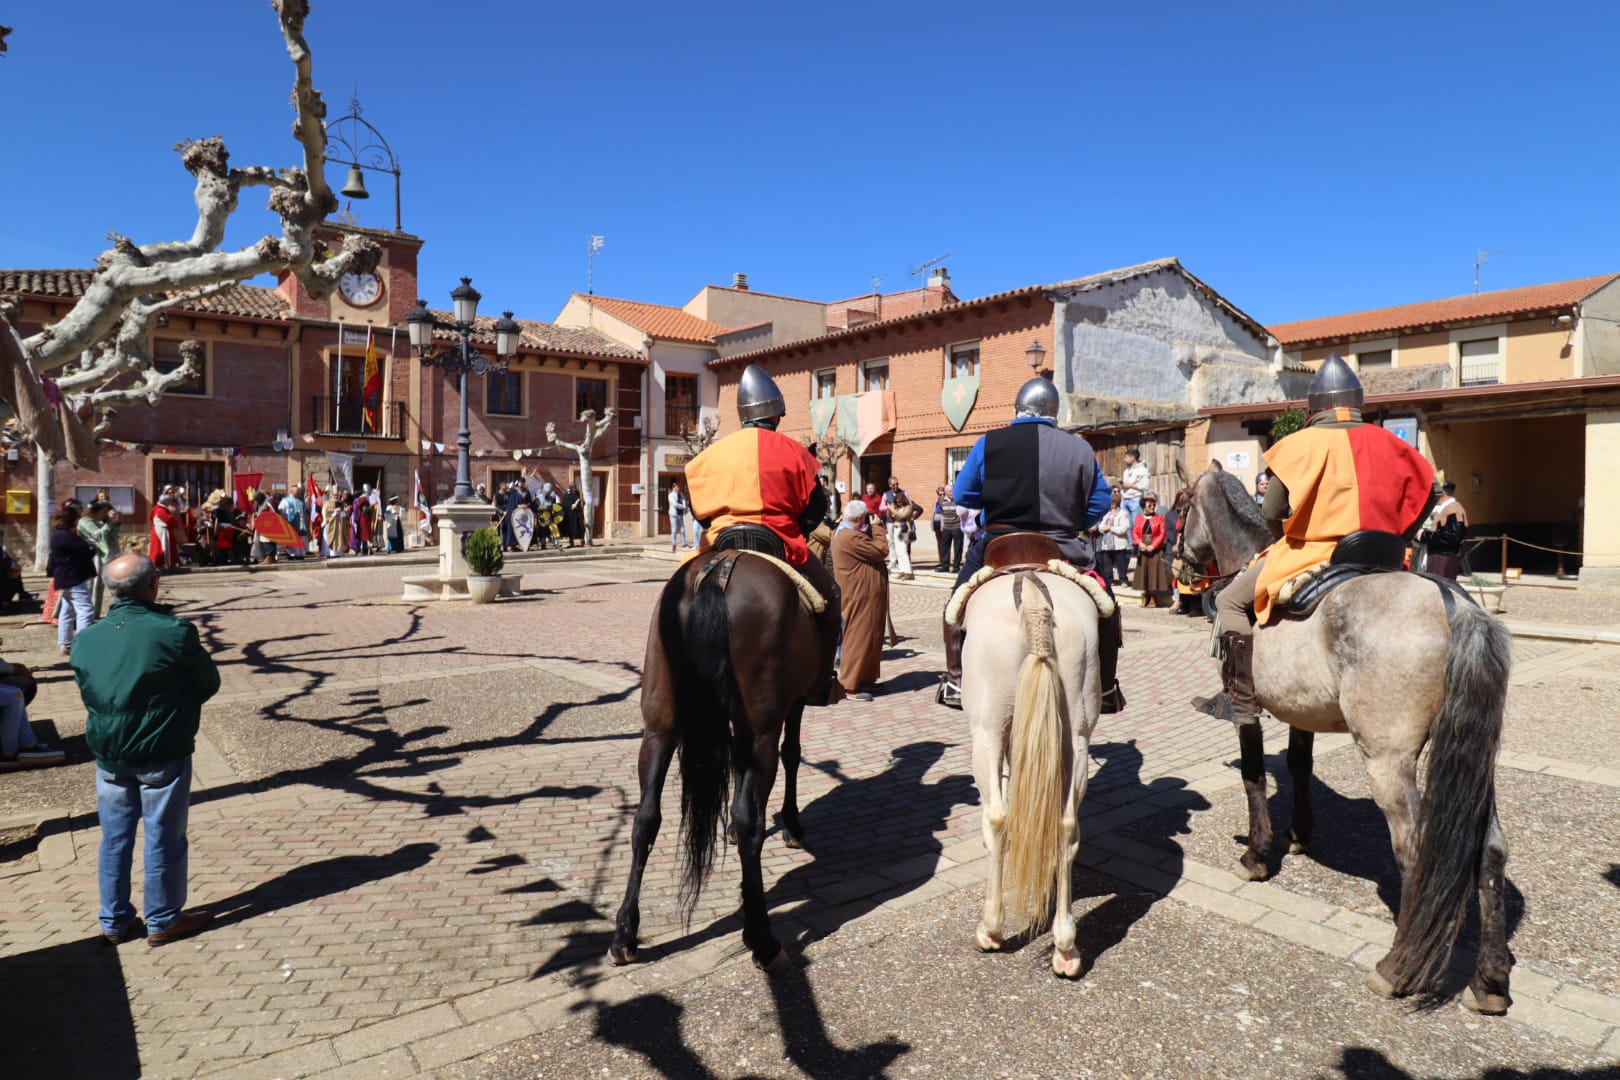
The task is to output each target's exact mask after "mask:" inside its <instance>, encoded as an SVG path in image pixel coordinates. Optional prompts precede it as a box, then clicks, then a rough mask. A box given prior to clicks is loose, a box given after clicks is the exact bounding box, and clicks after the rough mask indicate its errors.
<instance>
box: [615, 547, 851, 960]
mask: <svg viewBox="0 0 1620 1080" xmlns="http://www.w3.org/2000/svg"><path fill="white" fill-rule="evenodd" d="M721 557H722V558H723V559H726V560H735V561H734V563H733V565H732V566H731V567H730V568H729V569H730V573H729V575H727V574H726V573H725V571H726V569H727V568H726V567H724V566H721V567H720V568H718V569H715V570H714V571H713V572H710V573H707V574H705V573H704V570H705V568H706V567H707V566H708V563H709V561H710V560H709V559H708V558H707V557H703V558H698V559H693V560H691V561H689V562H687V563H686V564H685V565H684V566H682V567H681V568H680V569H679V570H677V571H676V572H675V574H674V576H673V577H671V578H670V579H669V583H668V584H667V585H665V586H664V591H663V594H662V595H661V597H660V598H659V602H658V608H657V610H656V611H655V612H654V614H653V621H652V626H651V628H650V630H649V632H648V635H647V658H646V661H645V663H644V664H643V666H642V685H641V716H642V736H641V756H640V760H639V763H638V766H639V773H640V778H641V807H640V809H639V810H638V811H637V812H636V820H635V826H634V828H633V830H632V833H631V840H630V844H631V862H630V884H629V888H628V889H627V890H626V892H625V897H624V903H623V904H622V905H620V907H619V913H618V917H617V919H616V920H615V925H614V931H613V943H612V946H611V948H610V949H609V956H610V958H611V959H612V961H613V962H614V963H615V964H628V963H632V962H634V961H635V959H636V951H637V933H638V931H639V928H640V925H641V906H640V894H641V875H642V871H643V870H644V869H645V868H646V865H647V855H648V853H649V852H650V851H651V850H652V846H653V841H654V840H656V839H657V837H658V828H659V825H660V824H661V822H662V820H663V815H662V812H661V810H660V806H659V803H660V798H661V796H662V793H663V788H664V777H665V774H666V772H667V770H668V768H669V764H670V759H671V758H672V757H674V755H675V751H676V750H677V749H679V750H680V752H681V764H680V770H681V822H682V825H683V827H684V829H683V831H684V838H683V840H684V846H685V849H686V866H685V871H684V874H683V877H682V882H681V899H682V903H683V907H684V909H685V912H686V914H687V916H688V918H689V917H690V915H691V911H692V908H693V906H694V905H695V904H696V903H697V897H698V893H699V892H700V891H701V890H702V888H703V883H704V881H705V880H706V879H707V878H708V875H709V871H710V869H711V868H712V867H713V864H714V853H715V849H716V842H717V837H718V833H719V825H720V821H721V817H722V814H723V810H724V807H725V802H726V795H727V789H728V787H729V786H730V785H731V782H732V780H733V779H735V782H736V798H735V801H734V802H733V803H732V807H731V829H730V832H731V833H732V834H734V835H735V836H736V839H737V850H738V854H739V855H740V857H741V859H742V896H743V943H744V944H746V945H747V946H748V948H749V950H750V951H751V952H752V953H753V955H754V963H756V964H758V965H759V966H760V967H761V968H767V969H768V968H772V967H775V966H777V965H778V964H780V963H784V962H785V960H784V954H783V952H782V947H781V945H780V944H778V942H777V940H776V938H775V936H774V935H773V934H772V933H771V927H770V919H769V916H768V915H767V913H766V909H765V886H764V882H763V879H762V875H761V871H760V865H759V858H760V851H761V849H762V848H763V847H764V843H765V824H766V801H767V799H768V798H769V797H770V793H771V787H772V785H773V784H774V783H775V781H776V766H777V754H778V744H780V747H781V751H780V752H781V763H782V765H783V766H784V769H785V771H786V774H787V775H786V780H785V786H786V790H785V791H784V793H783V802H782V831H783V832H784V833H785V834H786V837H787V842H788V844H789V846H792V847H798V846H799V845H800V843H801V841H802V839H803V833H802V832H801V830H800V827H799V806H798V792H797V790H796V787H797V780H798V771H799V723H800V719H801V718H802V716H803V713H804V697H805V694H806V692H807V691H808V690H809V689H810V688H811V685H812V684H813V683H814V681H815V679H816V674H817V672H818V671H819V670H820V666H821V656H822V650H823V648H830V647H831V642H826V643H824V642H823V641H822V638H821V636H820V635H821V630H820V629H818V624H817V617H816V616H814V615H812V614H810V613H809V612H807V611H806V610H805V609H804V608H803V607H802V606H801V605H800V602H799V594H798V591H797V589H796V588H795V586H794V584H793V582H791V581H790V580H789V579H788V577H787V576H786V575H785V574H783V573H782V572H781V571H780V570H778V569H777V568H776V567H775V566H772V565H771V564H770V563H768V562H767V561H765V560H763V559H758V558H754V557H752V556H750V555H749V554H748V553H747V552H736V551H733V552H726V553H724V555H723V556H721ZM826 591H828V592H831V590H826ZM828 603H829V604H830V605H836V604H837V599H836V597H828ZM831 624H832V625H833V626H836V625H837V622H836V618H834V619H833V620H832V623H831ZM823 625H825V624H823Z"/></svg>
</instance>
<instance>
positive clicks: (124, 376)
mask: <svg viewBox="0 0 1620 1080" xmlns="http://www.w3.org/2000/svg"><path fill="white" fill-rule="evenodd" d="M270 2H271V7H273V8H274V9H275V11H276V15H277V17H278V19H279V21H280V27H281V34H282V38H283V39H284V41H285V42H286V47H287V54H288V56H289V57H290V58H291V60H292V64H293V70H294V78H293V92H292V105H293V110H294V114H295V118H294V121H293V135H294V137H295V138H296V139H297V140H298V143H299V145H300V146H301V147H302V150H303V158H304V160H303V165H302V166H301V167H299V166H293V167H288V168H281V169H276V168H270V167H267V166H259V165H250V166H246V167H238V168H233V167H231V165H230V154H229V152H228V151H227V150H226V148H225V142H224V140H223V139H222V138H221V137H219V136H217V135H216V136H212V137H210V138H206V139H192V140H188V141H186V142H184V143H181V144H179V145H178V146H176V147H175V149H176V150H177V151H178V152H179V154H180V162H181V164H182V165H183V166H184V168H185V170H186V171H187V172H188V173H190V174H191V175H192V177H193V179H194V180H195V182H196V186H195V189H194V192H193V199H194V201H195V203H196V207H197V224H196V227H195V228H194V229H193V230H192V234H191V237H190V238H189V239H186V240H175V241H161V242H157V243H149V244H137V243H136V242H135V241H133V240H131V239H129V238H128V237H126V236H122V235H119V234H117V233H116V232H115V233H111V234H109V238H110V240H111V241H112V246H111V247H109V248H108V249H107V250H106V251H104V252H102V253H101V255H100V256H99V257H98V258H97V259H96V268H95V272H94V276H93V277H92V279H91V281H90V284H89V286H88V287H87V288H86V289H85V292H84V295H83V296H82V297H80V299H79V301H78V303H76V304H74V305H73V308H72V309H71V310H70V311H69V312H68V313H67V314H66V315H64V316H63V317H62V318H61V319H60V320H58V321H57V322H55V323H52V324H51V325H49V326H46V327H44V328H43V329H42V330H40V331H39V332H38V333H37V334H33V335H32V336H30V337H27V338H21V337H20V336H19V335H18V334H17V332H16V330H15V327H14V325H13V320H14V318H15V314H14V313H13V312H8V311H7V310H5V309H3V308H0V322H3V323H4V324H5V325H4V326H3V327H0V367H5V368H9V369H10V370H9V371H3V370H0V397H4V398H6V399H7V400H8V401H9V403H10V404H11V405H12V406H13V407H14V408H15V409H16V412H17V416H18V419H19V421H20V422H21V424H22V426H23V428H24V430H25V431H26V432H27V434H28V436H29V437H30V438H31V440H32V441H33V443H34V445H35V451H36V457H37V459H38V468H39V501H40V509H41V513H40V514H39V520H40V528H39V532H38V537H39V542H38V544H37V546H36V558H37V560H39V561H41V564H42V561H43V560H44V558H45V553H46V547H47V541H48V538H49V528H48V522H47V519H46V515H45V513H44V512H43V510H44V508H45V507H46V506H48V505H50V503H51V502H52V501H53V499H54V489H55V483H54V476H55V470H54V465H55V463H56V462H57V461H59V460H61V459H62V458H64V457H65V458H66V459H67V460H69V461H71V462H72V463H73V464H75V465H77V466H79V467H80V468H88V469H94V468H97V467H98V466H99V459H98V455H97V453H96V448H95V444H94V439H93V435H94V434H98V433H99V432H100V431H102V430H105V428H106V425H107V423H108V422H109V420H110V416H111V413H112V411H113V409H114V408H115V407H116V406H118V405H122V404H146V405H156V404H157V403H158V401H159V400H160V399H161V398H162V396H163V393H164V391H165V390H167V389H169V388H170V387H172V386H175V385H176V384H178V383H183V382H185V381H187V380H189V379H193V378H195V377H196V376H197V374H198V373H199V371H200V367H199V365H200V361H201V357H202V348H201V346H200V345H199V344H198V343H196V342H186V343H184V344H183V345H182V347H181V357H182V361H183V362H182V363H181V364H180V366H179V367H177V368H175V369H174V370H173V371H170V372H167V373H161V372H159V371H157V369H156V368H155V367H154V366H153V363H152V355H151V348H150V345H151V332H152V328H153V327H154V326H155V325H157V323H158V320H159V319H160V317H162V315H163V313H164V312H165V311H168V310H170V309H172V308H184V307H186V306H188V305H192V304H195V303H197V302H198V301H199V300H202V299H203V298H205V297H207V296H210V295H212V294H213V293H216V292H219V291H221V290H223V289H226V288H229V287H230V286H232V285H234V284H237V283H239V282H243V281H247V280H248V279H250V278H253V277H256V276H258V275H260V274H268V273H277V272H280V271H283V270H287V271H290V272H291V273H292V274H293V275H295V276H296V277H297V278H298V280H299V281H300V282H301V283H302V284H303V286H304V288H305V289H306V290H308V292H309V293H310V295H312V296H315V297H323V296H326V295H328V294H329V293H330V292H331V291H332V289H333V288H334V287H335V286H336V284H337V281H338V278H340V277H341V276H342V275H343V274H345V273H348V272H350V271H369V270H371V269H374V268H375V267H376V265H377V261H378V259H379V257H380V255H381V249H380V248H379V247H378V246H377V244H376V243H375V242H373V241H371V240H368V239H364V238H362V237H359V236H356V235H353V234H349V235H346V236H345V237H344V240H343V245H342V249H341V250H340V251H336V252H334V251H332V250H330V249H329V248H328V247H327V246H326V245H325V244H324V243H323V242H322V241H321V240H320V239H319V238H317V237H316V235H315V231H316V229H317V228H318V227H319V226H320V225H321V224H322V223H323V222H324V221H325V220H326V217H327V215H328V214H330V213H332V212H333V211H334V210H336V209H337V205H338V200H337V197H336V196H335V195H334V194H333V193H332V190H331V188H330V187H328V186H327V183H326V175H325V172H326V127H325V123H324V120H325V117H326V104H325V102H324V101H322V100H321V94H320V91H318V90H316V89H315V88H314V87H313V86H312V85H311V56H310V50H309V46H308V44H307V43H306V42H305V40H304V21H305V19H307V18H308V16H309V0H270ZM252 187H262V188H266V189H268V191H269V208H270V210H271V211H272V212H273V213H274V214H275V215H276V216H277V217H278V218H279V219H280V233H279V235H266V236H265V237H263V238H262V239H261V240H259V241H258V243H256V244H253V245H252V246H251V247H246V248H242V249H241V250H239V251H221V250H218V249H219V247H220V245H221V244H222V243H223V242H224V240H225V223H226V221H227V220H228V219H229V218H230V216H231V214H232V213H234V212H235V210H236V208H237V202H238V199H239V198H240V196H241V193H242V189H243V188H252Z"/></svg>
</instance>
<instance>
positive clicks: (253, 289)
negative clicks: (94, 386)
mask: <svg viewBox="0 0 1620 1080" xmlns="http://www.w3.org/2000/svg"><path fill="white" fill-rule="evenodd" d="M94 277H95V271H93V270H80V269H73V270H0V293H24V294H27V295H30V296H58V297H62V298H64V299H70V300H76V299H78V298H79V297H81V296H83V295H84V291H85V290H86V289H87V288H89V287H90V281H91V279H93V278H94ZM181 310H184V311H205V312H208V313H210V314H216V315H238V316H241V317H243V318H249V319H285V318H287V317H288V315H289V314H290V309H289V308H288V306H287V301H286V300H285V299H283V298H282V295H281V294H280V293H279V292H277V291H276V290H274V289H267V288H265V287H264V286H262V285H232V286H231V287H230V288H228V289H223V290H221V291H219V292H217V293H215V294H213V295H212V296H205V297H203V298H202V299H201V300H198V301H196V302H195V303H191V304H187V305H186V306H185V307H184V308H182V309H181Z"/></svg>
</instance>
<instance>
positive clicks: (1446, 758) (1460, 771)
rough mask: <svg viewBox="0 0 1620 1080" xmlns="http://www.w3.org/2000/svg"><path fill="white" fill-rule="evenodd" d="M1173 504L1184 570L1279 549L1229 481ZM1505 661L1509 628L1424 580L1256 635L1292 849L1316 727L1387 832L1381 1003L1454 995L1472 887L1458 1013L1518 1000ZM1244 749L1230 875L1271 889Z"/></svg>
mask: <svg viewBox="0 0 1620 1080" xmlns="http://www.w3.org/2000/svg"><path fill="white" fill-rule="evenodd" d="M1176 506H1177V508H1178V509H1179V510H1180V512H1181V536H1180V538H1179V541H1178V544H1177V562H1178V564H1179V565H1180V566H1181V567H1186V566H1200V567H1201V566H1206V565H1208V564H1209V563H1212V562H1213V563H1215V564H1216V565H1217V567H1218V574H1219V575H1220V576H1222V577H1226V576H1230V575H1232V574H1235V573H1237V572H1238V571H1240V570H1241V569H1243V567H1244V566H1246V565H1247V564H1248V562H1249V560H1250V559H1252V558H1253V557H1254V555H1255V554H1256V553H1257V552H1259V551H1260V550H1261V549H1263V548H1264V547H1266V546H1268V545H1269V544H1270V542H1271V537H1270V533H1269V530H1268V529H1267V528H1266V524H1265V521H1264V519H1263V518H1262V517H1261V515H1260V513H1259V511H1258V509H1257V508H1256V507H1255V505H1254V501H1253V499H1251V498H1250V497H1249V494H1248V493H1247V492H1246V491H1245V490H1244V488H1243V484H1242V482H1241V481H1239V480H1238V479H1237V478H1236V477H1234V476H1232V475H1231V474H1230V473H1225V472H1213V471H1212V472H1207V473H1204V474H1203V475H1201V476H1200V477H1198V479H1197V480H1195V481H1194V482H1193V484H1192V486H1191V487H1189V488H1186V489H1184V490H1183V491H1182V492H1181V494H1180V495H1178V496H1177V497H1176ZM1182 572H1183V573H1185V571H1184V570H1183V571H1182ZM1510 662H1511V641H1510V638H1509V635H1508V631H1507V628H1506V627H1504V626H1503V625H1502V624H1501V623H1500V622H1499V621H1498V620H1496V619H1494V618H1492V617H1491V616H1490V615H1488V614H1486V613H1485V612H1484V611H1483V610H1481V609H1480V608H1479V607H1478V606H1477V605H1474V604H1471V603H1468V602H1467V601H1466V600H1458V599H1457V598H1456V597H1455V596H1454V594H1452V593H1450V592H1448V591H1446V590H1445V589H1444V588H1443V587H1442V586H1440V585H1439V584H1437V583H1436V582H1435V581H1433V580H1431V579H1427V578H1425V577H1422V576H1420V575H1417V574H1408V573H1386V574H1373V575H1368V576H1366V577H1360V578H1355V579H1353V580H1351V581H1349V582H1346V583H1345V584H1343V585H1341V586H1339V587H1338V588H1337V589H1335V590H1334V591H1332V592H1330V593H1329V594H1328V595H1327V597H1326V598H1325V599H1323V600H1322V602H1321V604H1320V605H1319V606H1318V607H1317V608H1316V610H1315V611H1314V612H1313V613H1312V614H1311V615H1310V616H1308V617H1306V618H1297V617H1284V618H1282V619H1281V620H1280V621H1278V622H1276V623H1273V624H1271V625H1269V626H1265V627H1261V628H1259V629H1258V630H1257V631H1256V633H1255V638H1254V685H1255V694H1256V697H1257V698H1258V699H1259V702H1260V704H1261V705H1262V706H1263V707H1264V708H1266V709H1267V710H1268V711H1270V712H1271V714H1272V715H1273V716H1275V717H1276V718H1277V719H1279V720H1281V721H1283V722H1284V723H1286V724H1288V725H1289V727H1290V730H1289V738H1288V769H1289V773H1290V775H1291V776H1292V777H1293V782H1294V817H1293V822H1292V825H1291V827H1290V829H1289V840H1290V848H1289V850H1290V851H1293V852H1301V851H1305V850H1306V849H1307V848H1308V847H1309V845H1310V837H1311V829H1312V826H1313V814H1312V809H1311V765H1312V762H1311V749H1312V740H1313V738H1314V737H1315V733H1316V732H1319V731H1323V732H1348V733H1349V734H1350V737H1351V739H1353V740H1354V742H1355V745H1356V749H1358V750H1359V751H1360V752H1361V756H1362V760H1363V761H1364V762H1365V763H1366V766H1367V779H1368V781H1369V784H1370V786H1371V788H1372V796H1373V799H1374V800H1375V801H1376V802H1377V803H1378V807H1379V809H1381V810H1382V811H1383V812H1384V817H1385V818H1386V820H1387V821H1388V822H1389V832H1390V839H1391V842H1392V844H1393V846H1394V849H1395V860H1396V863H1397V864H1398V865H1399V867H1400V872H1401V877H1402V890H1401V901H1400V913H1399V916H1398V917H1397V919H1396V924H1395V943H1394V946H1393V947H1392V948H1391V950H1390V952H1389V954H1388V955H1387V956H1385V957H1384V958H1383V959H1382V960H1380V961H1379V962H1378V965H1377V967H1376V968H1375V969H1374V970H1373V971H1372V972H1371V973H1370V974H1369V975H1368V980H1367V981H1368V985H1370V986H1371V987H1372V988H1373V989H1374V990H1377V991H1378V992H1380V993H1383V994H1386V995H1392V996H1399V995H1406V994H1414V993H1415V994H1419V995H1422V998H1421V1000H1422V1001H1423V1003H1424V1004H1426V1005H1433V1004H1438V1003H1439V1002H1441V1001H1443V1000H1445V997H1446V992H1445V990H1444V987H1443V981H1444V976H1445V972H1446V966H1447V962H1448V960H1449V958H1450V955H1451V946H1452V943H1453V942H1454V941H1455V940H1456V937H1457V933H1458V931H1459V929H1460V928H1461V924H1462V920H1463V915H1464V911H1465V907H1466V904H1467V900H1468V894H1469V892H1470V891H1471V890H1472V889H1474V888H1475V887H1477V888H1478V891H1479V910H1480V939H1481V944H1480V950H1479V960H1478V964H1477V967H1476V969H1475V972H1474V976H1473V980H1472V981H1471V982H1470V984H1469V986H1468V988H1467V989H1466V990H1465V991H1464V992H1463V1004H1464V1005H1466V1006H1468V1007H1469V1008H1470V1009H1473V1010H1474V1011H1476V1012H1483V1013H1501V1012H1505V1011H1506V1010H1507V1007H1508V1005H1509V1003H1510V999H1509V997H1508V976H1509V973H1510V971H1511V970H1512V966H1513V957H1512V954H1511V953H1509V952H1508V947H1507V926H1506V917H1505V913H1504V911H1503V906H1502V888H1503V869H1504V866H1505V865H1506V862H1507V847H1506V844H1505V842H1504V840H1503V837H1502V828H1501V825H1500V824H1499V823H1498V822H1497V817H1496V751H1497V747H1498V745H1499V743H1500V741H1501V735H1502V716H1503V711H1504V707H1505V704H1506V699H1507V685H1508V669H1509V665H1510ZM1238 741H1239V746H1240V748H1241V751H1242V759H1241V765H1242V773H1243V786H1244V788H1245V790H1246V792H1247V794H1248V800H1249V843H1248V850H1247V851H1246V852H1245V853H1244V855H1243V859H1242V861H1241V863H1240V864H1239V865H1238V867H1237V868H1236V871H1237V874H1238V876H1239V877H1243V878H1248V879H1258V878H1264V877H1265V876H1266V873H1267V871H1268V866H1267V860H1268V858H1269V855H1270V851H1271V817H1270V812H1269V809H1268V807H1267V804H1266V775H1265V767H1264V751H1263V746H1262V742H1261V733H1260V725H1259V724H1258V723H1254V724H1242V725H1239V726H1238ZM1425 745H1427V746H1428V747H1429V760H1428V773H1427V778H1426V782H1425V784H1424V787H1423V794H1422V798H1421V800H1420V799H1419V796H1418V785H1417V769H1418V757H1419V755H1420V754H1421V753H1422V752H1423V748H1424V746H1425Z"/></svg>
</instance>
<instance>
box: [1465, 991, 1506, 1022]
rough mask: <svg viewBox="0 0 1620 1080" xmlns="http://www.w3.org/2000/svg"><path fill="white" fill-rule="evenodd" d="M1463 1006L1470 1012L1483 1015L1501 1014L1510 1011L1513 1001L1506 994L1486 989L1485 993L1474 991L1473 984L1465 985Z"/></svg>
mask: <svg viewBox="0 0 1620 1080" xmlns="http://www.w3.org/2000/svg"><path fill="white" fill-rule="evenodd" d="M1462 1003H1463V1008H1465V1009H1467V1010H1468V1011H1469V1012H1476V1013H1479V1014H1480V1015H1481V1016H1501V1015H1502V1014H1503V1013H1505V1012H1507V1011H1508V1006H1509V1005H1511V1004H1512V1003H1513V1002H1512V1000H1511V999H1510V998H1509V997H1508V996H1507V995H1506V994H1493V993H1491V992H1490V991H1486V992H1485V993H1483V994H1476V993H1474V988H1473V987H1472V986H1468V987H1464V988H1463V992H1462Z"/></svg>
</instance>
